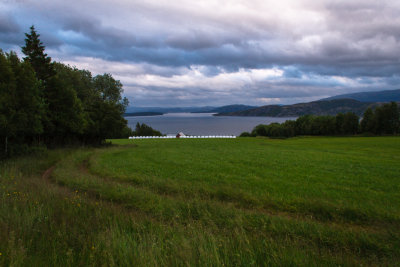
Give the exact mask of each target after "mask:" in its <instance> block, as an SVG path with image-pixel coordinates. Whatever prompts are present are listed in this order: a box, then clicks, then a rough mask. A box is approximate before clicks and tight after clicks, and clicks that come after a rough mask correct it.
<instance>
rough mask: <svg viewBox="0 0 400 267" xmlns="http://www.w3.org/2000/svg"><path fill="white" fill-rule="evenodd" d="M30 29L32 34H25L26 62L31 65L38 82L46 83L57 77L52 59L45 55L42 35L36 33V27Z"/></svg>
mask: <svg viewBox="0 0 400 267" xmlns="http://www.w3.org/2000/svg"><path fill="white" fill-rule="evenodd" d="M30 29H31V32H30V34H28V33H25V36H26V38H25V46H23V47H22V52H23V53H24V54H25V55H26V57H25V58H24V60H26V61H29V63H31V65H32V67H33V69H34V70H35V72H36V77H37V78H38V80H42V81H46V80H47V79H48V78H50V77H51V76H53V75H55V71H54V68H53V64H52V63H51V57H48V56H47V54H46V53H44V49H45V46H44V45H43V43H42V42H41V41H40V39H39V37H40V34H37V33H36V31H35V27H34V26H33V25H32V26H31V28H30Z"/></svg>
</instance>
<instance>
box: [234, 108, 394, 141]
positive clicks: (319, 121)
mask: <svg viewBox="0 0 400 267" xmlns="http://www.w3.org/2000/svg"><path fill="white" fill-rule="evenodd" d="M399 132H400V108H399V106H398V105H397V103H396V102H391V103H386V104H383V105H381V106H378V107H376V108H375V109H374V110H373V109H371V108H368V109H367V110H366V111H365V113H364V116H363V118H362V119H361V121H360V118H359V117H358V116H357V115H356V114H354V113H352V112H348V113H345V114H343V113H339V114H337V115H336V116H331V115H326V116H315V115H304V116H300V117H299V118H297V119H296V120H287V121H285V122H284V123H271V124H268V125H264V124H260V125H257V126H256V127H254V129H253V130H252V132H251V133H248V132H244V133H242V134H241V135H240V136H242V137H250V136H268V137H278V138H288V137H294V136H298V135H329V136H333V135H356V134H368V135H395V134H398V133H399Z"/></svg>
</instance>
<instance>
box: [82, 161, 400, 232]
mask: <svg viewBox="0 0 400 267" xmlns="http://www.w3.org/2000/svg"><path fill="white" fill-rule="evenodd" d="M94 156H96V155H95V154H94V155H92V156H90V157H88V158H87V159H85V160H84V161H83V162H82V164H81V165H80V167H79V168H80V169H81V170H82V171H83V172H84V173H86V174H88V175H95V176H97V177H98V178H100V179H103V180H104V181H109V182H118V183H120V184H125V185H127V186H135V187H136V188H141V189H143V190H148V191H151V192H153V193H155V194H158V195H160V196H163V197H169V198H180V199H186V198H187V199H191V198H193V197H194V195H193V192H186V191H185V190H179V189H176V188H167V189H166V188H165V186H168V185H163V184H157V182H154V183H153V184H148V183H145V182H143V181H140V180H137V179H126V178H121V177H118V176H116V177H110V176H105V175H102V174H100V173H98V172H96V171H92V170H91V169H90V164H91V162H92V158H93V157H94ZM195 197H196V198H198V199H199V200H204V201H211V202H215V203H219V204H221V205H223V204H228V205H229V206H233V207H235V208H236V209H238V210H241V211H246V212H251V213H262V214H265V215H268V216H278V217H284V218H288V219H295V220H303V221H308V222H310V221H313V222H315V221H318V222H320V223H323V224H326V225H333V226H337V227H341V228H343V229H349V228H351V229H358V230H361V231H365V232H369V233H379V232H382V229H383V230H385V229H387V228H396V227H400V222H399V221H393V222H387V221H382V220H376V219H375V218H370V217H368V216H364V214H362V213H360V214H359V213H358V212H357V211H354V210H349V209H340V208H337V207H334V206H331V207H330V208H329V209H325V208H324V206H322V205H321V204H320V203H314V206H308V205H307V204H308V203H298V206H297V207H296V208H295V209H293V207H290V208H285V207H283V206H281V205H280V206H279V205H277V204H276V203H274V202H273V201H271V202H260V201H256V200H252V199H251V198H247V196H246V195H243V196H242V195H241V194H238V195H234V196H232V195H229V194H226V193H225V192H223V191H216V192H211V191H207V189H204V190H203V189H202V188H201V189H200V190H198V191H197V192H196V195H195ZM332 211H333V213H332ZM354 213H355V214H354ZM349 214H350V215H353V216H355V217H356V219H348V218H347V217H349ZM350 217H351V216H350Z"/></svg>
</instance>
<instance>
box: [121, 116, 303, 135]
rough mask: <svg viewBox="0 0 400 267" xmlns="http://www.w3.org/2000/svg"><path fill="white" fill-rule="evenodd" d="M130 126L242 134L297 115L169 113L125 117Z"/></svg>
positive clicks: (193, 132)
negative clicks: (283, 116)
mask: <svg viewBox="0 0 400 267" xmlns="http://www.w3.org/2000/svg"><path fill="white" fill-rule="evenodd" d="M125 119H126V120H127V121H128V125H129V127H131V128H132V129H133V130H134V129H135V126H136V123H138V122H139V123H145V124H147V125H149V126H151V127H152V128H154V129H156V130H158V131H160V132H162V133H163V134H176V133H179V132H183V133H184V134H189V135H236V136H238V135H240V134H241V133H242V132H250V131H251V130H252V129H253V128H254V126H256V125H258V124H269V123H272V122H280V123H281V122H285V121H286V120H295V119H296V117H288V118H276V117H232V116H218V117H216V116H213V113H167V114H164V115H160V116H137V117H125Z"/></svg>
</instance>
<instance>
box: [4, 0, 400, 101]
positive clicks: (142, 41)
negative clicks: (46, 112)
mask: <svg viewBox="0 0 400 267" xmlns="http://www.w3.org/2000/svg"><path fill="white" fill-rule="evenodd" d="M0 7H2V9H3V10H4V12H2V13H0V38H1V39H0V44H1V45H2V48H5V49H8V48H11V47H15V46H20V45H22V43H23V39H24V36H23V32H24V31H25V32H26V31H28V28H29V26H30V25H31V24H35V26H37V29H38V30H39V32H40V33H41V36H42V41H43V42H44V43H45V45H46V46H47V47H48V48H49V49H50V50H49V53H50V52H51V54H50V56H53V57H54V58H56V59H58V60H64V61H68V62H71V59H75V61H74V62H71V64H76V65H78V66H79V65H80V64H81V65H83V66H85V68H89V69H96V70H98V72H99V73H100V72H101V70H100V68H102V69H103V70H104V71H108V72H111V73H113V74H115V75H117V76H118V77H121V78H120V79H121V81H122V82H123V83H124V84H125V85H126V93H127V94H131V95H133V96H136V99H141V101H150V99H154V101H156V102H157V103H160V104H162V103H168V102H169V101H177V102H179V101H184V102H185V103H192V104H194V103H200V102H201V101H207V99H209V100H210V101H214V102H216V103H217V102H218V103H220V102H221V101H222V100H221V99H224V101H225V102H226V103H229V102H241V101H242V102H243V101H244V102H247V103H250V102H251V103H252V104H254V103H256V102H257V101H258V100H255V99H262V101H269V100H268V99H269V98H271V99H273V100H271V101H278V99H290V98H292V99H297V100H299V99H301V97H304V99H311V98H312V97H319V96H326V95H334V94H336V93H345V92H352V91H357V90H373V89H375V88H378V89H391V88H396V86H397V84H396V83H397V82H398V81H399V74H400V53H399V51H400V18H399V16H398V14H399V13H400V3H398V1H394V0H393V1H390V0H382V1H375V0H363V1H361V0H353V1H345V0H338V1H328V0H326V1H312V0H300V1H289V0H286V1H285V0H283V1H279V2H277V1H258V0H254V1H236V0H229V1H223V2H222V1H220V2H218V1H200V2H197V1H184V0H176V1H156V0H149V1H145V2H144V1H127V0H118V1H106V0H99V1H76V0H71V1H69V2H65V1H54V0H42V1H34V0H25V1H6V2H4V3H0ZM89 57H90V58H94V59H98V60H100V61H96V62H98V64H99V65H93V64H94V63H93V62H92V63H91V61H90V60H88V58H89ZM118 62H120V63H121V64H118ZM91 64H92V65H91ZM110 64H112V65H113V67H112V66H111V67H110V66H109V65H110ZM130 66H134V67H130ZM271 69H277V70H280V71H281V72H280V73H278V74H274V75H270V74H268V72H265V73H263V72H261V73H259V72H256V71H254V72H253V71H252V70H271ZM263 75H264V76H263ZM131 80H134V81H135V82H133V81H131ZM399 87H400V86H399ZM163 97H164V98H163ZM145 99H148V100H145ZM213 99H214V100H213ZM196 101H197V102H196ZM260 101H261V100H260ZM288 101H289V100H288ZM143 103H144V102H143ZM171 103H172V102H171ZM260 103H261V102H260Z"/></svg>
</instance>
